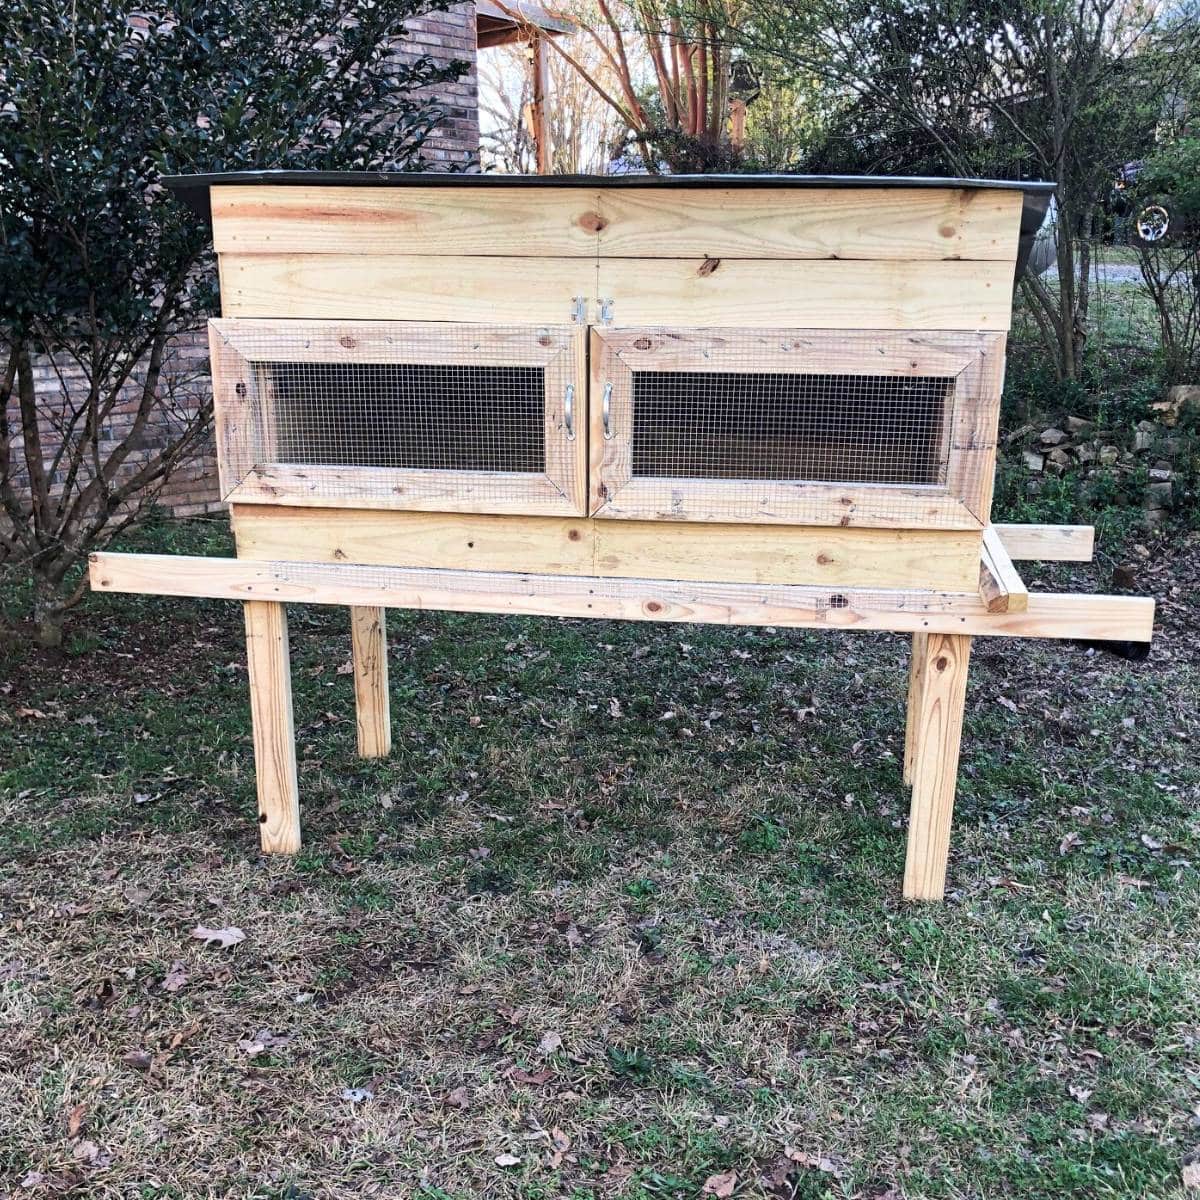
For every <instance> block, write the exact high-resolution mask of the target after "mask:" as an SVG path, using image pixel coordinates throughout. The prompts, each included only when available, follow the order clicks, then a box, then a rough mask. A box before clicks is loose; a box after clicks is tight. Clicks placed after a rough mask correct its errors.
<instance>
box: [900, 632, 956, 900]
mask: <svg viewBox="0 0 1200 1200" xmlns="http://www.w3.org/2000/svg"><path fill="white" fill-rule="evenodd" d="M915 649H916V646H915V645H914V650H915ZM923 650H924V653H923V655H922V660H923V662H922V666H921V668H920V678H921V684H920V687H919V688H918V689H917V702H916V704H915V705H913V706H912V708H911V711H910V714H909V722H910V724H911V725H912V726H913V729H912V735H911V736H912V743H913V761H912V804H911V807H910V809H909V818H908V851H907V854H906V856H905V863H904V898H905V899H906V900H940V899H941V898H942V896H943V894H944V893H945V890H946V863H947V860H948V858H949V854H950V825H951V821H952V818H953V815H954V790H955V784H956V781H957V778H958V751H959V743H960V741H961V739H962V723H963V710H964V705H965V700H966V694H967V668H968V665H969V663H970V658H971V639H970V638H969V637H961V636H955V635H947V634H936V633H935V634H930V635H929V637H928V638H927V639H925V644H924V647H923Z"/></svg>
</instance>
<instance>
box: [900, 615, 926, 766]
mask: <svg viewBox="0 0 1200 1200" xmlns="http://www.w3.org/2000/svg"><path fill="white" fill-rule="evenodd" d="M928 644H929V635H928V634H927V633H914V634H913V635H912V654H911V656H910V658H909V663H908V712H907V715H906V716H905V719H904V782H905V784H906V785H907V786H909V787H911V786H912V770H913V756H914V751H915V748H916V746H915V739H914V734H915V732H916V728H917V723H916V714H917V710H918V709H919V708H920V704H921V682H922V680H923V679H924V676H925V662H926V647H927V646H928Z"/></svg>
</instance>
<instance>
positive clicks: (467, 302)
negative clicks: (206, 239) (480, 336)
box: [221, 253, 596, 325]
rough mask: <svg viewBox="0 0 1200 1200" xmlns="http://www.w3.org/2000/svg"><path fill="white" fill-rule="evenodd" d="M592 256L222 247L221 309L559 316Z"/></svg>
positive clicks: (412, 317) (523, 319)
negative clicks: (277, 250) (232, 251)
mask: <svg viewBox="0 0 1200 1200" xmlns="http://www.w3.org/2000/svg"><path fill="white" fill-rule="evenodd" d="M595 284H596V268H595V263H594V262H589V261H588V260H586V259H573V258H513V259H497V258H481V257H453V256H444V255H430V256H428V257H422V256H418V255H375V254H361V253H359V254H225V255H222V256H221V289H222V290H221V311H222V313H223V315H225V316H227V317H321V318H358V319H364V320H365V319H379V320H387V321H466V322H473V323H476V324H503V323H505V322H511V323H514V324H518V323H519V324H525V325H561V324H563V323H564V322H568V321H570V320H571V319H572V301H573V298H574V297H576V296H582V297H585V298H586V297H589V296H594V295H595V291H596V287H595Z"/></svg>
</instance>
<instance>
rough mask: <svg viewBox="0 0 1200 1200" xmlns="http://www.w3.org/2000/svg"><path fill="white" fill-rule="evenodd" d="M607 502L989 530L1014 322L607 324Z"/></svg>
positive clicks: (596, 363)
mask: <svg viewBox="0 0 1200 1200" xmlns="http://www.w3.org/2000/svg"><path fill="white" fill-rule="evenodd" d="M592 336H593V341H592V364H591V396H590V414H591V469H590V476H591V496H590V504H589V511H590V512H591V513H593V514H594V515H596V516H600V517H614V518H620V517H626V518H635V519H644V520H679V521H754V522H762V521H765V522H779V523H786V524H816V525H860V526H869V527H880V528H887V527H922V526H928V527H934V528H943V529H977V528H979V527H980V526H981V525H982V524H983V523H984V521H985V520H986V517H987V510H988V508H989V506H990V502H991V486H992V474H993V470H994V463H995V440H996V426H997V420H998V413H999V402H1000V389H1001V384H1002V379H1003V353H1004V337H1003V335H1002V334H976V333H958V332H954V333H904V332H890V331H882V332H875V331H851V332H843V331H830V330H796V329H753V330H752V329H694V330H688V329H665V328H644V329H602V330H601V329H598V330H594V331H593V335H592Z"/></svg>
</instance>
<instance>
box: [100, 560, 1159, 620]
mask: <svg viewBox="0 0 1200 1200" xmlns="http://www.w3.org/2000/svg"><path fill="white" fill-rule="evenodd" d="M90 572H91V584H92V587H93V589H95V590H96V591H100V592H140V593H149V594H157V595H164V596H197V597H199V596H206V597H213V598H216V599H225V600H275V601H279V602H295V603H299V604H337V605H362V606H366V607H381V608H412V609H422V610H434V611H446V612H483V613H509V614H521V615H527V616H548V617H603V618H609V619H616V620H630V621H682V622H687V621H694V622H698V623H701V624H710V625H714V624H715V625H779V626H784V627H787V628H793V629H829V630H841V631H846V632H849V631H854V630H860V631H867V630H882V631H890V632H892V633H948V634H950V633H952V634H961V635H966V636H977V637H1045V638H1088V639H1092V640H1096V641H1111V640H1122V641H1136V642H1148V641H1150V638H1151V634H1152V632H1153V626H1154V601H1153V600H1152V599H1150V598H1149V597H1146V596H1089V595H1078V594H1071V593H1066V594H1045V593H1033V594H1031V595H1030V597H1029V607H1028V611H1026V612H1008V613H989V612H988V611H987V609H986V608H985V607H984V604H983V601H982V600H981V599H980V598H979V596H978V594H975V593H971V594H966V593H964V594H956V593H940V594H939V593H934V592H927V593H919V592H902V591H898V592H893V593H886V592H879V591H874V592H872V593H870V601H871V603H870V606H869V607H868V606H863V605H858V604H856V603H855V595H856V594H855V593H854V592H853V591H836V592H835V591H831V590H830V589H829V588H817V587H788V586H783V585H775V584H741V583H725V584H713V583H681V582H671V581H664V580H651V579H602V578H598V577H592V576H579V577H576V576H560V575H519V574H503V573H500V572H481V571H436V572H434V571H427V570H421V569H410V568H400V567H370V568H364V567H353V568H350V567H347V566H345V565H341V564H336V563H287V562H251V561H247V560H242V559H236V558H198V557H189V556H185V555H170V554H168V555H156V554H110V553H100V554H93V555H92V556H91V560H90ZM889 597H890V598H889Z"/></svg>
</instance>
